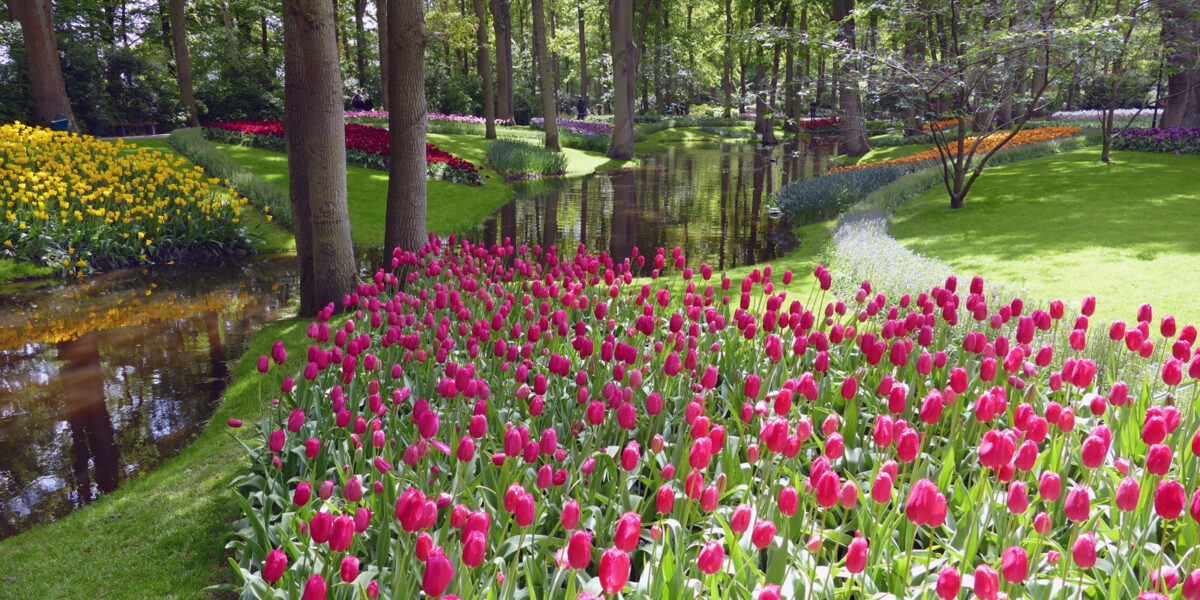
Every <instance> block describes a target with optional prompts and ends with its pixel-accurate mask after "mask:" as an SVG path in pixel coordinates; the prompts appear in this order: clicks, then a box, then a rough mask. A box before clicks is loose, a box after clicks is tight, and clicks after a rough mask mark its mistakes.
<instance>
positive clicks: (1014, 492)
mask: <svg viewBox="0 0 1200 600" xmlns="http://www.w3.org/2000/svg"><path fill="white" fill-rule="evenodd" d="M1028 508H1029V494H1028V493H1026V491H1025V482H1024V481H1014V482H1012V483H1011V484H1010V485H1009V486H1008V510H1009V512H1011V513H1013V514H1021V513H1024V512H1025V511H1026V510H1027V509H1028Z"/></svg>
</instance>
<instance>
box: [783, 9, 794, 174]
mask: <svg viewBox="0 0 1200 600" xmlns="http://www.w3.org/2000/svg"><path fill="white" fill-rule="evenodd" d="M789 7H790V3H789ZM783 25H784V29H785V31H786V32H787V33H788V36H787V53H786V54H787V55H786V58H785V60H784V69H783V128H784V130H785V131H788V130H791V131H795V130H796V128H795V127H794V125H795V121H796V44H795V43H793V40H792V35H791V33H792V21H791V18H790V17H788V18H787V19H785V20H784V23H783ZM784 183H787V182H786V181H785V182H784Z"/></svg>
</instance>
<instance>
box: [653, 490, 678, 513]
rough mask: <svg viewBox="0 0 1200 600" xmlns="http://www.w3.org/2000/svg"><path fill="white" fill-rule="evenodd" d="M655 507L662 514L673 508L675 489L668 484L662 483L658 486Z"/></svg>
mask: <svg viewBox="0 0 1200 600" xmlns="http://www.w3.org/2000/svg"><path fill="white" fill-rule="evenodd" d="M655 508H657V509H658V512H660V513H662V514H664V515H665V514H668V513H670V512H671V509H673V508H675V490H673V489H671V485H670V484H668V483H664V484H662V485H661V486H659V488H658V495H657V497H656V498H655Z"/></svg>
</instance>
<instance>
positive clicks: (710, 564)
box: [696, 540, 725, 575]
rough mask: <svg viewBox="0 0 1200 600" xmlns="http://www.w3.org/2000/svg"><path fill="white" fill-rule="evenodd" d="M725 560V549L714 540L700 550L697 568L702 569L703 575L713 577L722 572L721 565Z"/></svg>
mask: <svg viewBox="0 0 1200 600" xmlns="http://www.w3.org/2000/svg"><path fill="white" fill-rule="evenodd" d="M724 560H725V547H724V546H722V545H721V543H720V542H717V541H715V540H714V541H710V542H708V543H706V544H704V547H702V548H701V549H700V555H699V556H698V557H697V558H696V566H698V567H700V571H701V572H702V573H704V574H706V575H712V574H713V573H716V572H717V571H719V570H721V563H722V562H723V561H724Z"/></svg>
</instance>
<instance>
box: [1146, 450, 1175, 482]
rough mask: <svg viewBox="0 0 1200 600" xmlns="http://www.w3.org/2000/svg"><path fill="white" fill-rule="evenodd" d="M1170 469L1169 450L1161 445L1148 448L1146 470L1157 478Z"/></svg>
mask: <svg viewBox="0 0 1200 600" xmlns="http://www.w3.org/2000/svg"><path fill="white" fill-rule="evenodd" d="M1170 469H1171V449H1170V448H1169V447H1167V446H1164V445H1162V444H1155V445H1153V446H1150V449H1149V450H1147V451H1146V470H1147V471H1149V472H1150V473H1152V474H1154V475H1158V476H1159V477H1161V476H1163V475H1166V474H1167V471H1169V470H1170Z"/></svg>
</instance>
